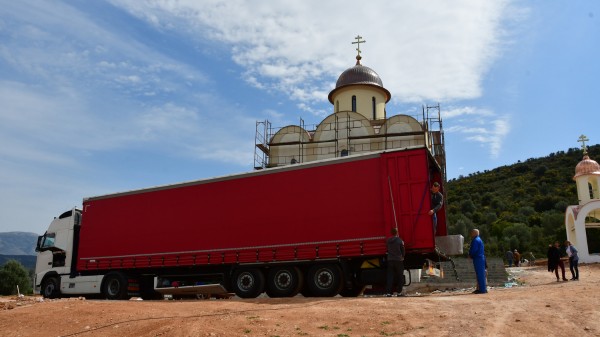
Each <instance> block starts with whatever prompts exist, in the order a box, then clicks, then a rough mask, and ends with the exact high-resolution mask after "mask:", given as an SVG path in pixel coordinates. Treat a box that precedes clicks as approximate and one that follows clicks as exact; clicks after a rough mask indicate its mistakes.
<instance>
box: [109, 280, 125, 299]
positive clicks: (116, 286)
mask: <svg viewBox="0 0 600 337" xmlns="http://www.w3.org/2000/svg"><path fill="white" fill-rule="evenodd" d="M120 290H121V283H120V282H119V280H116V279H112V280H110V281H109V282H108V285H107V288H106V292H107V293H108V295H110V296H117V295H118V294H119V291H120Z"/></svg>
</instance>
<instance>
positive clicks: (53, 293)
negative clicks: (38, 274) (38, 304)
mask: <svg viewBox="0 0 600 337" xmlns="http://www.w3.org/2000/svg"><path fill="white" fill-rule="evenodd" d="M42 296H43V297H45V298H58V297H60V279H59V278H58V277H57V276H51V277H48V278H46V279H45V280H44V281H43V282H42Z"/></svg>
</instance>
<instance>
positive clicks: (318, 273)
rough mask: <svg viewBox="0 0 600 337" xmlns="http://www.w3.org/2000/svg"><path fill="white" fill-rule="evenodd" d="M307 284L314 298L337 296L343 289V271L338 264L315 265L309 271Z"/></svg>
mask: <svg viewBox="0 0 600 337" xmlns="http://www.w3.org/2000/svg"><path fill="white" fill-rule="evenodd" d="M307 282H308V289H309V290H310V294H311V295H312V296H317V297H331V296H335V295H337V294H338V293H339V292H340V290H341V289H342V285H343V282H342V270H341V269H340V266H338V265H337V264H317V265H314V266H312V267H311V268H310V269H309V270H308V279H307Z"/></svg>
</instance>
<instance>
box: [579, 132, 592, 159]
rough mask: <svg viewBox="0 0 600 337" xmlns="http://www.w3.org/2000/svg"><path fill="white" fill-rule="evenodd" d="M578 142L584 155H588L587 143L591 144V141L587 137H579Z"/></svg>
mask: <svg viewBox="0 0 600 337" xmlns="http://www.w3.org/2000/svg"><path fill="white" fill-rule="evenodd" d="M577 141H578V142H581V149H583V154H587V146H585V142H589V141H590V140H589V139H588V137H586V136H585V135H581V136H579V139H578V140H577Z"/></svg>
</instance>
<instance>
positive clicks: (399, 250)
mask: <svg viewBox="0 0 600 337" xmlns="http://www.w3.org/2000/svg"><path fill="white" fill-rule="evenodd" d="M391 233H392V236H391V237H390V238H388V239H387V241H386V244H387V253H388V255H387V283H386V287H385V296H387V297H390V296H392V291H393V290H394V285H396V287H397V291H398V296H402V287H403V286H404V242H403V241H402V239H400V237H398V229H397V228H392V231H391Z"/></svg>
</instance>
